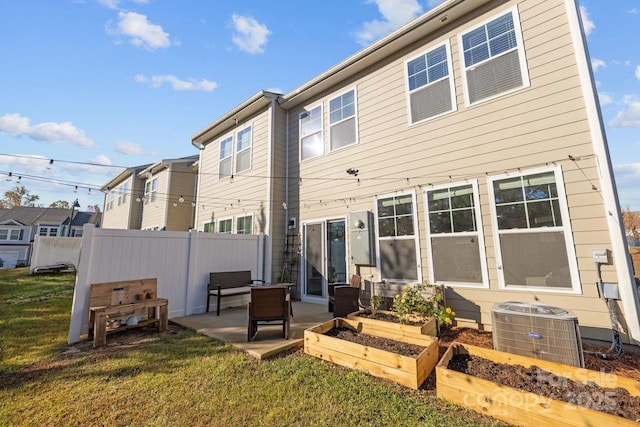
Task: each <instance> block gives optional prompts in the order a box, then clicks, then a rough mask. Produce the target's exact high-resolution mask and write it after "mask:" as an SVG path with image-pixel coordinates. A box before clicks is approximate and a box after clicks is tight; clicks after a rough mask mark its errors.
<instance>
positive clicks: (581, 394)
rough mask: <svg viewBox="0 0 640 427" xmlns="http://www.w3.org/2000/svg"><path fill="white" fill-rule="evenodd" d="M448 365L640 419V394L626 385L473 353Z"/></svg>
mask: <svg viewBox="0 0 640 427" xmlns="http://www.w3.org/2000/svg"><path fill="white" fill-rule="evenodd" d="M447 368H449V369H451V370H454V371H458V372H462V373H465V374H467V375H471V376H473V377H476V378H480V379H483V380H487V381H492V382H495V383H498V384H501V385H504V386H509V387H513V388H515V389H518V390H521V391H525V392H530V393H535V394H537V395H540V396H543V397H549V398H551V399H554V400H559V401H562V402H568V403H571V404H574V405H578V406H582V407H585V408H589V409H594V410H597V411H601V412H606V413H608V414H612V415H617V416H619V417H624V418H628V419H630V420H634V421H640V396H631V395H630V394H629V392H628V391H627V390H625V389H623V388H603V387H600V386H598V385H597V384H594V383H592V382H587V383H586V384H584V383H582V382H578V381H573V380H570V379H568V378H565V377H561V376H557V375H555V374H553V373H551V372H548V371H545V370H543V369H540V368H538V367H537V366H531V367H529V368H525V367H523V366H521V365H508V364H502V363H495V362H493V361H491V360H488V359H485V358H482V357H479V356H473V355H469V354H459V355H454V356H453V357H452V358H451V360H450V361H449V364H448V365H447Z"/></svg>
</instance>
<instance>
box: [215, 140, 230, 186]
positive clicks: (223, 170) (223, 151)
mask: <svg viewBox="0 0 640 427" xmlns="http://www.w3.org/2000/svg"><path fill="white" fill-rule="evenodd" d="M232 156H233V136H230V137H228V138H225V139H223V140H222V141H220V167H219V169H218V178H220V179H222V178H226V177H228V176H231V158H232Z"/></svg>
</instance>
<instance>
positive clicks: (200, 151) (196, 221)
mask: <svg viewBox="0 0 640 427" xmlns="http://www.w3.org/2000/svg"><path fill="white" fill-rule="evenodd" d="M196 144H197V145H196ZM191 145H193V146H194V147H195V148H196V149H197V150H198V170H197V171H196V188H195V189H194V192H193V201H194V202H195V203H196V206H195V208H194V209H195V214H194V215H193V229H197V227H198V224H199V223H200V222H199V221H200V216H199V213H200V210H199V209H198V193H199V192H200V185H201V182H200V179H201V174H200V168H201V167H202V155H203V154H204V148H205V147H204V145H203V144H200V143H199V142H196V141H191Z"/></svg>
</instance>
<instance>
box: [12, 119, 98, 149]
mask: <svg viewBox="0 0 640 427" xmlns="http://www.w3.org/2000/svg"><path fill="white" fill-rule="evenodd" d="M0 132H3V133H7V134H9V135H13V136H18V137H19V136H26V137H28V138H31V139H34V140H37V141H44V142H51V143H54V144H63V143H71V144H75V145H80V146H82V147H92V146H93V145H94V144H93V141H91V140H90V139H89V138H87V137H86V136H85V134H84V131H83V130H81V129H78V128H76V127H75V126H74V125H73V124H72V123H71V122H62V123H56V122H45V123H40V124H37V125H34V126H31V124H30V120H29V118H28V117H23V116H21V115H20V114H18V113H14V114H5V115H4V116H1V117H0Z"/></svg>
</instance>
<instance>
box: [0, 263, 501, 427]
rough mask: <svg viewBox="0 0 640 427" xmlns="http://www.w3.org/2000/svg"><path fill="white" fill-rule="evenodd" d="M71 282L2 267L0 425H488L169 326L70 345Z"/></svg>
mask: <svg viewBox="0 0 640 427" xmlns="http://www.w3.org/2000/svg"><path fill="white" fill-rule="evenodd" d="M74 281H75V277H74V276H73V275H58V276H55V275H50V276H29V275H28V270H26V269H15V270H0V426H35V425H37V426H44V425H47V426H60V425H64V426H67V425H82V426H93V425H109V426H111V425H114V426H115V425H117V426H129V425H135V426H155V425H160V426H355V425H359V426H368V425H370V426H422V425H434V426H464V425H479V424H482V423H485V424H486V425H491V424H492V420H491V419H489V418H483V417H481V416H479V415H477V414H475V413H473V412H469V411H466V410H464V409H461V408H459V407H456V406H454V405H452V404H448V403H446V402H444V401H442V400H439V399H437V398H436V397H435V393H434V392H433V390H418V391H414V390H409V389H405V388H403V387H401V386H399V385H396V384H394V383H392V382H388V381H382V380H378V379H375V378H372V377H369V376H368V375H366V374H364V373H362V372H359V371H354V370H348V369H344V368H341V367H337V366H334V365H332V364H329V363H326V362H323V361H321V360H318V359H315V358H313V357H310V356H307V355H305V354H304V353H303V352H302V351H297V352H294V353H290V354H287V355H285V356H282V357H278V358H275V359H271V360H267V361H258V360H255V359H253V358H251V357H250V356H247V355H246V354H245V353H243V352H242V351H239V350H236V349H235V348H234V347H232V346H230V345H227V344H225V343H223V342H221V341H217V340H214V339H211V338H208V337H205V336H201V335H198V334H196V333H195V332H193V331H190V330H185V329H180V328H178V327H172V328H171V329H172V330H171V332H170V333H165V334H159V333H154V332H149V335H150V336H151V337H154V338H153V339H151V340H145V341H143V342H140V343H136V344H135V345H130V346H124V345H122V346H113V345H109V346H107V347H103V348H100V349H95V350H94V349H93V348H91V345H90V343H87V342H84V343H81V344H80V345H75V346H72V347H71V348H69V347H68V346H67V344H66V340H67V332H68V328H69V316H70V312H71V301H72V297H73V285H74ZM131 332H133V331H131ZM127 333H129V332H125V334H127ZM138 333H139V332H138ZM69 349H71V350H72V351H68V350H69ZM494 424H497V423H494Z"/></svg>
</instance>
